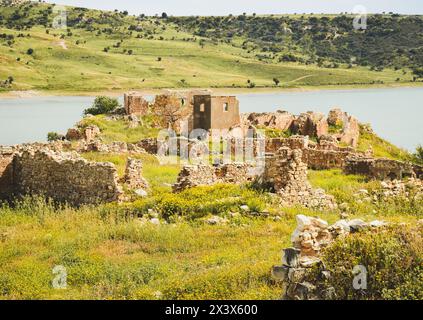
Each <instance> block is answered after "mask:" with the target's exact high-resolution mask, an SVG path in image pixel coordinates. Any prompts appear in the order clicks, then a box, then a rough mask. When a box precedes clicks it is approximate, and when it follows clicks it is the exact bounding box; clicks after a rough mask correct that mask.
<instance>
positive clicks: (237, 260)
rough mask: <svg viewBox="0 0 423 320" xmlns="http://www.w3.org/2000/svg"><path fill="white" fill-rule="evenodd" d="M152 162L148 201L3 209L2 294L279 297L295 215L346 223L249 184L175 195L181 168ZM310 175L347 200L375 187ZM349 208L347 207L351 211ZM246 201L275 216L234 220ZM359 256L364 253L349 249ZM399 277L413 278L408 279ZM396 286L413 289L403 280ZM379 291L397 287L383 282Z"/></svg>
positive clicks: (31, 202) (403, 218) (400, 218)
mask: <svg viewBox="0 0 423 320" xmlns="http://www.w3.org/2000/svg"><path fill="white" fill-rule="evenodd" d="M145 157H146V158H144V159H143V160H144V161H145V166H144V175H145V176H146V177H147V179H148V180H149V182H150V184H152V185H153V188H152V189H153V190H152V191H151V194H150V195H149V197H148V198H145V199H141V200H138V201H136V202H134V203H127V204H123V205H115V204H109V205H103V206H99V207H82V208H80V209H72V208H68V207H57V206H53V205H52V204H51V203H45V201H44V200H42V199H36V198H35V199H25V200H23V201H22V202H20V203H18V204H17V205H16V206H15V207H14V208H10V207H8V206H3V207H2V208H1V209H0V237H1V238H0V239H1V241H0V262H1V264H0V271H1V272H0V297H2V298H9V299H10V298H11V299H45V298H48V299H279V298H280V296H281V294H282V287H281V285H280V284H277V283H275V282H273V281H272V280H271V278H270V274H269V271H270V268H271V266H272V265H274V264H276V263H277V262H278V261H279V260H280V250H281V248H283V247H287V246H289V245H290V235H291V233H292V231H293V230H294V228H295V224H296V222H295V216H296V215H297V214H306V215H310V216H320V217H321V218H323V219H326V220H328V221H329V222H330V223H333V222H335V221H336V220H338V219H339V217H338V213H337V212H333V213H331V212H315V211H310V210H307V209H303V208H281V207H280V206H279V205H278V204H277V202H274V201H272V200H271V199H268V198H267V197H268V196H267V195H265V194H261V193H260V192H258V191H254V190H253V189H250V188H249V187H248V186H244V187H243V186H240V187H237V186H222V185H218V186H213V187H199V188H193V189H190V190H187V191H185V192H183V193H181V194H177V195H175V194H172V193H171V192H170V188H169V187H168V186H167V187H166V186H163V185H162V183H164V182H166V183H172V182H173V181H174V180H175V179H176V175H177V172H178V170H177V168H173V169H172V168H171V167H158V166H157V165H156V166H155V167H154V165H153V163H154V162H153V160H152V158H148V157H149V156H145ZM87 158H90V159H95V158H96V159H97V160H98V161H104V160H109V161H113V162H115V163H118V164H120V163H123V162H124V160H123V159H119V160H118V156H110V155H107V156H106V155H103V156H99V155H98V154H88V155H87ZM157 169H160V170H157ZM310 178H311V180H312V181H313V184H314V185H316V186H320V187H323V188H325V189H326V190H332V191H335V190H337V189H338V190H340V191H339V194H341V195H338V196H337V197H344V199H346V201H348V199H351V197H348V196H342V193H345V194H347V193H352V192H355V190H356V189H357V188H361V187H363V186H365V187H369V185H368V184H367V183H366V182H364V181H363V179H362V178H360V177H355V176H348V177H346V176H343V175H341V174H338V173H337V172H312V173H311V174H310ZM351 201H353V200H351ZM351 201H349V202H348V203H349V205H350V206H353V202H351ZM240 204H248V205H249V206H251V209H252V210H255V209H257V210H258V211H262V212H263V211H269V214H270V215H269V216H268V217H265V216H257V217H255V216H251V215H249V214H245V213H243V214H240V215H238V216H233V217H231V215H230V212H237V211H240V210H239V208H238V206H239V205H240ZM406 206H407V203H404V207H406ZM420 208H421V207H420ZM148 209H152V210H153V211H154V212H157V213H158V214H159V217H160V218H161V219H164V220H162V223H161V225H153V224H150V223H149V222H148V220H146V222H144V221H143V220H142V219H140V218H141V217H148V216H149V214H150V211H149V210H148ZM361 209H363V210H364V211H357V212H355V213H352V217H364V218H365V219H368V220H370V219H374V218H378V219H383V220H386V221H392V222H407V223H415V222H416V220H417V219H419V218H421V212H420V215H419V216H414V215H402V214H397V215H389V214H388V215H386V214H385V212H384V211H379V212H378V213H373V212H372V211H371V208H361ZM212 214H214V215H219V216H221V217H226V218H227V219H228V223H227V224H222V225H218V226H213V225H208V224H207V223H203V219H205V218H207V217H209V216H210V215H212ZM275 217H279V218H278V219H277V220H276V219H275ZM164 221H168V222H169V223H168V224H166V223H164ZM381 237H382V236H381ZM365 239H367V238H365ZM369 239H370V238H369ZM382 240H383V241H382ZM349 241H359V239H356V238H353V240H349ZM363 241H367V240H363ZM393 241H397V240H395V239H394V240H391V241H388V239H385V238H383V239H381V240H380V241H379V240H378V241H377V244H378V246H377V248H379V247H380V248H381V249H380V251H381V250H382V249H383V245H384V243H385V242H386V243H387V244H386V245H390V244H391V243H393ZM413 241H414V240H412V242H411V244H410V246H412V245H413V243H414V242H413ZM416 241H417V240H416ZM366 243H367V242H366ZM369 243H370V242H369ZM379 245H380V246H379ZM351 247H352V246H351ZM420 247H421V246H420ZM336 248H338V246H337V247H336ZM392 248H393V247H392ZM395 248H397V247H395ZM401 248H402V249H401V250H402V251H401V254H400V255H398V256H397V255H394V256H395V257H398V259H402V258H401V257H403V253H404V254H405V253H407V252H409V251H407V250H409V249H408V247H401ZM371 249H372V248H368V246H366V247H363V249H360V250H361V251H359V252H360V255H358V257H366V255H365V254H364V253H366V254H368V255H369V256H371V255H372V252H373V251H372V250H371ZM366 250H367V251H366ZM378 250H379V249H378ZM348 252H350V251H348ZM328 254H329V253H328ZM352 254H357V253H355V252H354V253H353V252H352V251H351V255H352ZM338 256H339V255H338ZM420 257H421V254H420ZM396 259H397V258H396ZM334 261H335V262H336V261H338V260H334ZM349 261H350V260H347V262H346V263H349ZM366 261H367V260H366ZM369 261H370V260H369ZM372 261H376V260H371V262H372ZM395 261H396V260H395ZM398 261H400V260H398ZM407 261H409V260H407ZM416 261H417V260H416ZM420 261H421V260H420ZM403 263H408V262H406V261H405V260H404V262H403ZM414 263H415V262H412V265H414ZM56 265H63V266H65V267H66V269H67V274H68V277H67V284H68V288H67V289H66V290H55V289H53V288H52V286H51V281H52V279H53V278H54V275H53V274H52V269H53V267H54V266H56ZM372 265H374V264H372ZM410 265H411V264H410ZM375 268H376V270H377V271H378V272H379V273H383V274H385V273H387V272H389V270H385V269H386V268H385V266H384V265H383V264H382V265H375ZM394 270H398V269H394ZM407 270H409V269H407ZM416 270H417V269H416ZM414 274H415V273H414ZM410 275H413V274H412V273H410ZM400 276H401V277H405V276H406V273H400ZM336 279H338V277H337V278H336ZM383 279H385V277H384V278H383ZM396 279H397V278H396ZM383 281H384V280H383ZM397 283H399V284H401V283H404V286H407V285H408V284H407V283H408V282H406V281H405V282H403V280H402V278H400V279H399V280H398V282H397ZM378 286H379V287H382V286H383V287H386V288H391V287H390V286H389V285H386V284H385V283H384V282H381V283H378ZM340 288H342V287H340ZM404 290H405V289H404ZM410 290H411V289H410ZM402 292H403V291H402V289H401V291H398V296H400V294H402ZM408 292H411V291H408ZM390 294H391V295H390V296H388V295H385V296H384V297H391V296H392V294H393V292H392V291H391V293H390ZM401 297H405V296H401ZM407 297H408V293H407Z"/></svg>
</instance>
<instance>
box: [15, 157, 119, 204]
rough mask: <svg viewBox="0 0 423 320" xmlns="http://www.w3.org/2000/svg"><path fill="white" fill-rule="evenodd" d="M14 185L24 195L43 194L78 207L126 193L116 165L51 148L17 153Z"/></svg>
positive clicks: (109, 199) (17, 191) (110, 199)
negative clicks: (119, 180)
mask: <svg viewBox="0 0 423 320" xmlns="http://www.w3.org/2000/svg"><path fill="white" fill-rule="evenodd" d="M13 186H14V188H15V191H16V193H17V194H20V195H28V194H29V195H42V196H45V197H47V198H52V199H53V200H55V201H58V202H67V203H69V204H71V205H76V206H79V205H82V204H96V203H100V202H112V201H116V200H118V199H119V197H120V196H121V194H122V190H121V187H120V186H119V184H118V175H117V171H116V168H115V167H114V165H113V164H111V163H97V162H88V161H86V160H85V159H83V158H81V157H79V155H78V154H76V153H58V152H54V151H49V150H38V151H35V152H31V151H23V152H22V153H21V154H17V155H15V157H14V160H13Z"/></svg>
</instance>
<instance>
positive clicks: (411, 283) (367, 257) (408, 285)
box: [323, 225, 423, 300]
mask: <svg viewBox="0 0 423 320" xmlns="http://www.w3.org/2000/svg"><path fill="white" fill-rule="evenodd" d="M323 261H324V263H325V266H326V269H327V270H329V271H330V273H331V276H330V278H329V280H328V284H329V285H330V286H333V287H334V288H335V291H336V296H337V299H343V300H344V299H349V300H350V299H354V300H356V299H365V300H399V299H406V300H411V299H417V300H421V299H423V226H422V225H420V226H418V227H414V228H411V227H409V226H392V227H390V228H389V229H387V230H384V231H381V232H378V233H375V232H372V231H369V232H367V233H357V234H354V235H351V236H349V237H347V238H343V239H339V240H337V241H336V242H335V243H334V244H333V245H331V246H330V247H329V248H327V249H326V250H325V251H324V254H323ZM358 265H362V266H364V267H365V268H366V269H367V290H355V289H354V288H353V285H352V284H353V279H354V275H353V273H352V270H353V269H354V267H355V266H358Z"/></svg>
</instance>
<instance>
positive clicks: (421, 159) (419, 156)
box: [413, 145, 423, 165]
mask: <svg viewBox="0 0 423 320" xmlns="http://www.w3.org/2000/svg"><path fill="white" fill-rule="evenodd" d="M413 157H414V160H415V162H416V163H418V164H421V165H423V147H422V146H421V145H419V146H418V147H417V148H416V152H415V153H414V154H413Z"/></svg>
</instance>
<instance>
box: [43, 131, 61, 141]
mask: <svg viewBox="0 0 423 320" xmlns="http://www.w3.org/2000/svg"><path fill="white" fill-rule="evenodd" d="M63 139H64V136H63V135H61V134H59V133H57V132H49V133H47V140H48V141H49V142H53V141H58V140H63Z"/></svg>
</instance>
